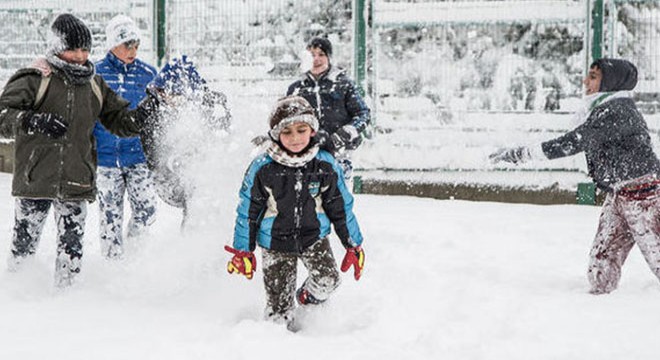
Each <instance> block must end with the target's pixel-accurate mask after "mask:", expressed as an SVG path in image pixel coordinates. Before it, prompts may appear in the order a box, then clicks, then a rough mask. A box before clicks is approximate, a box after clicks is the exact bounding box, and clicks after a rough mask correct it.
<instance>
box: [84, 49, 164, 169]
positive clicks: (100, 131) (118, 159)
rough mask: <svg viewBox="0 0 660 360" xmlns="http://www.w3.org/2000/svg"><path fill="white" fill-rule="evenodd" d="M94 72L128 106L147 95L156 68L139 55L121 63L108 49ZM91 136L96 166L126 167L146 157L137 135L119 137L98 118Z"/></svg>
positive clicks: (135, 105)
mask: <svg viewBox="0 0 660 360" xmlns="http://www.w3.org/2000/svg"><path fill="white" fill-rule="evenodd" d="M96 73H97V74H99V75H101V76H102V77H103V79H104V80H105V81H106V83H108V86H110V88H111V89H112V90H114V91H115V92H116V93H117V94H118V95H120V96H121V97H123V98H124V99H126V100H128V101H129V102H130V103H131V104H130V108H131V109H134V108H136V107H137V105H138V104H139V103H140V101H141V100H142V98H144V96H145V95H146V93H145V89H146V88H147V84H148V83H149V82H150V81H151V80H153V78H154V77H155V76H156V74H157V73H158V71H157V70H156V68H154V67H153V66H151V65H149V64H147V63H145V62H143V61H142V60H140V59H135V61H134V62H133V63H132V64H124V63H123V62H122V61H121V60H119V59H118V58H117V57H116V56H115V55H114V54H112V53H111V52H108V54H107V55H106V56H105V58H104V59H103V60H100V61H99V62H97V63H96ZM94 136H95V137H96V151H97V157H98V165H99V166H106V167H126V166H132V165H135V164H139V163H143V162H145V161H146V159H145V156H144V151H143V150H142V144H141V143H140V138H139V137H131V138H120V137H118V136H116V135H113V134H111V133H110V132H109V131H108V130H107V129H105V128H104V127H103V125H101V123H99V122H98V121H97V122H96V126H95V127H94Z"/></svg>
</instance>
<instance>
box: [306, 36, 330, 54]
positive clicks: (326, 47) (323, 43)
mask: <svg viewBox="0 0 660 360" xmlns="http://www.w3.org/2000/svg"><path fill="white" fill-rule="evenodd" d="M312 48H317V49H321V50H323V52H324V53H325V55H327V56H328V57H331V56H332V43H331V42H330V40H328V39H326V38H322V37H315V38H313V39H312V40H310V41H309V42H308V43H307V49H312Z"/></svg>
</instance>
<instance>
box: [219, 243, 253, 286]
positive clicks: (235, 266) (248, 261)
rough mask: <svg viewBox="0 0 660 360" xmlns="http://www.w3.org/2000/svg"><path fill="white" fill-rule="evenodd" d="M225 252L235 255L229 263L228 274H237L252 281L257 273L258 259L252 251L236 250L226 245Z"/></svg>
mask: <svg viewBox="0 0 660 360" xmlns="http://www.w3.org/2000/svg"><path fill="white" fill-rule="evenodd" d="M225 250H227V251H228V252H230V253H232V254H234V256H233V257H232V258H231V260H230V261H229V262H228V263H227V272H229V273H230V274H233V273H235V272H237V273H239V274H242V275H245V277H246V278H248V280H249V279H252V275H254V272H255V271H257V258H255V257H254V253H253V252H251V251H241V250H236V249H234V248H233V247H231V246H229V245H225Z"/></svg>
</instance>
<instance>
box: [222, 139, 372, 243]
mask: <svg viewBox="0 0 660 360" xmlns="http://www.w3.org/2000/svg"><path fill="white" fill-rule="evenodd" d="M236 211H237V217H236V225H235V228H234V248H236V249H238V250H242V251H254V249H255V248H256V246H257V244H258V245H259V246H261V247H263V248H266V249H271V250H274V251H281V252H289V253H292V252H293V253H299V252H302V251H304V250H305V249H306V248H308V247H309V246H311V245H312V244H314V243H315V242H316V241H317V240H318V239H321V238H324V237H326V236H328V234H330V225H331V224H332V225H333V226H334V228H335V233H337V236H338V237H339V239H340V240H341V243H342V245H344V247H346V248H349V247H355V246H358V245H360V244H362V233H361V232H360V228H359V226H358V222H357V219H356V217H355V214H354V213H353V196H352V195H351V193H350V192H349V191H348V189H347V188H346V183H345V182H344V175H343V173H342V170H341V168H340V167H339V166H338V165H337V162H336V161H335V159H334V158H333V157H332V155H330V153H328V152H326V151H323V150H321V151H319V152H318V154H317V155H316V157H315V158H313V159H312V160H311V161H309V162H308V163H306V164H305V165H303V166H301V167H288V166H285V165H282V164H280V163H278V162H276V161H274V160H273V158H272V157H270V156H269V155H267V154H263V155H262V156H260V157H257V158H256V159H255V160H254V161H252V164H251V165H250V167H249V168H248V170H247V172H246V174H245V178H244V180H243V185H242V187H241V191H240V203H239V205H238V208H237V210H236Z"/></svg>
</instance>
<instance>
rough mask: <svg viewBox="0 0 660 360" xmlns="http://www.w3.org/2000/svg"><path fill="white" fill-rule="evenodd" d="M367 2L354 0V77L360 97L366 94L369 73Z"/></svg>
mask: <svg viewBox="0 0 660 360" xmlns="http://www.w3.org/2000/svg"><path fill="white" fill-rule="evenodd" d="M365 2H366V0H353V43H354V49H355V50H354V54H353V73H354V74H353V75H354V79H355V82H356V83H357V85H358V89H359V91H360V95H362V96H364V94H365V88H366V87H365V81H366V73H367V71H366V70H367V13H366V11H365V9H366V8H365Z"/></svg>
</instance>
